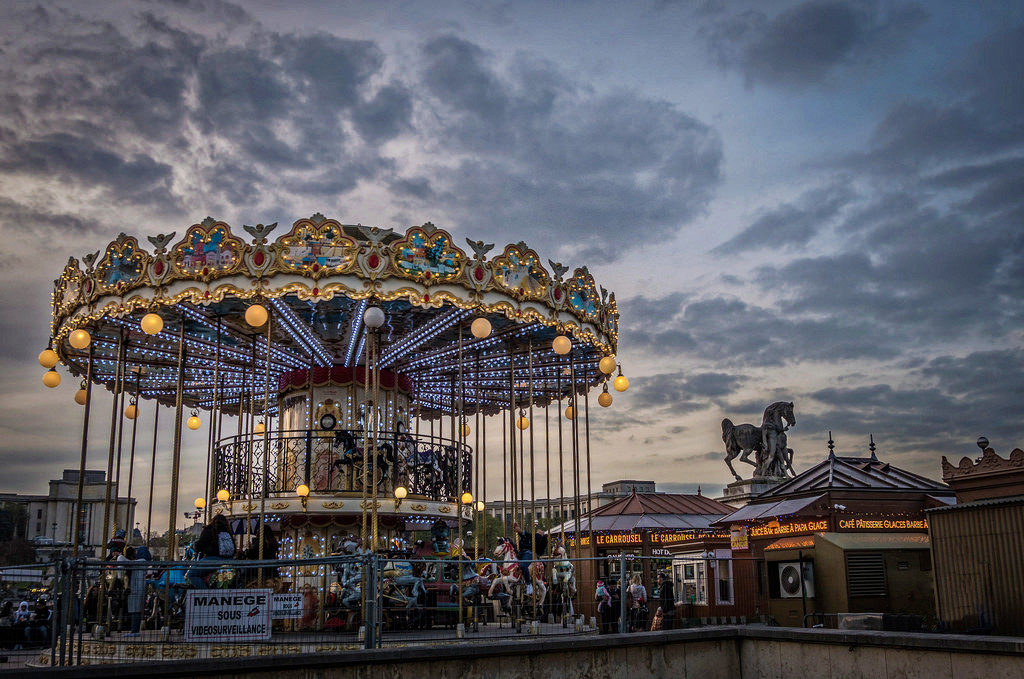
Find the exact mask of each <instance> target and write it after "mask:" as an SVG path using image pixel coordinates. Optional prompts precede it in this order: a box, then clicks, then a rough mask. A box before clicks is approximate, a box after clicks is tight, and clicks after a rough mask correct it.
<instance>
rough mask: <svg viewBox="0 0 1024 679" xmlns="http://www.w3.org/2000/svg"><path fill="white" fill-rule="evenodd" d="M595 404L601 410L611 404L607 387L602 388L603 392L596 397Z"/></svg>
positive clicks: (610, 396)
mask: <svg viewBox="0 0 1024 679" xmlns="http://www.w3.org/2000/svg"><path fill="white" fill-rule="evenodd" d="M597 404H598V405H599V406H601V407H602V408H607V407H608V406H610V405H611V404H612V395H611V394H609V393H608V385H607V384H606V385H605V386H604V391H602V392H601V395H600V396H598V397H597Z"/></svg>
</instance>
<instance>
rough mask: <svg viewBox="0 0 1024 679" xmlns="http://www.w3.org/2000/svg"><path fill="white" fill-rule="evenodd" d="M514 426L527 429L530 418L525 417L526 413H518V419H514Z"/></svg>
mask: <svg viewBox="0 0 1024 679" xmlns="http://www.w3.org/2000/svg"><path fill="white" fill-rule="evenodd" d="M516 426H517V427H519V428H520V429H529V428H530V420H529V419H528V418H527V417H526V415H520V416H519V419H518V420H516Z"/></svg>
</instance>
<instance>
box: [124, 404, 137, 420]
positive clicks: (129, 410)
mask: <svg viewBox="0 0 1024 679" xmlns="http://www.w3.org/2000/svg"><path fill="white" fill-rule="evenodd" d="M138 414H139V407H138V406H137V405H135V404H134V403H130V404H128V406H126V407H125V409H124V416H125V417H126V418H128V419H129V420H134V419H135V417H136V416H137V415H138Z"/></svg>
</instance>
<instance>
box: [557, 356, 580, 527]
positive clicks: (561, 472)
mask: <svg viewBox="0 0 1024 679" xmlns="http://www.w3.org/2000/svg"><path fill="white" fill-rule="evenodd" d="M557 382H558V384H557V389H558V405H559V407H558V412H556V413H555V417H556V419H557V420H558V514H559V518H560V520H561V522H562V537H563V538H564V537H565V525H566V524H567V523H569V520H568V518H567V517H566V514H567V513H568V512H567V511H566V509H565V462H564V460H563V448H564V446H563V443H564V440H565V439H564V437H563V436H562V412H561V410H562V408H561V400H562V370H561V368H558V380H557ZM575 537H576V544H577V545H579V539H580V534H579V531H578V530H577V531H576V534H575ZM562 542H563V543H564V542H565V540H564V539H563V540H562Z"/></svg>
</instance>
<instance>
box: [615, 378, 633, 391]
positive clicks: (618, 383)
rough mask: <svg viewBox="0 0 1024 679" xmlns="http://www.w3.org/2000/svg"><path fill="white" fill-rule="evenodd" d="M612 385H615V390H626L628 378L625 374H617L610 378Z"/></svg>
mask: <svg viewBox="0 0 1024 679" xmlns="http://www.w3.org/2000/svg"><path fill="white" fill-rule="evenodd" d="M612 386H613V387H615V391H626V390H627V389H629V380H628V379H627V378H626V376H625V375H619V376H618V377H616V378H615V379H614V380H612Z"/></svg>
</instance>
